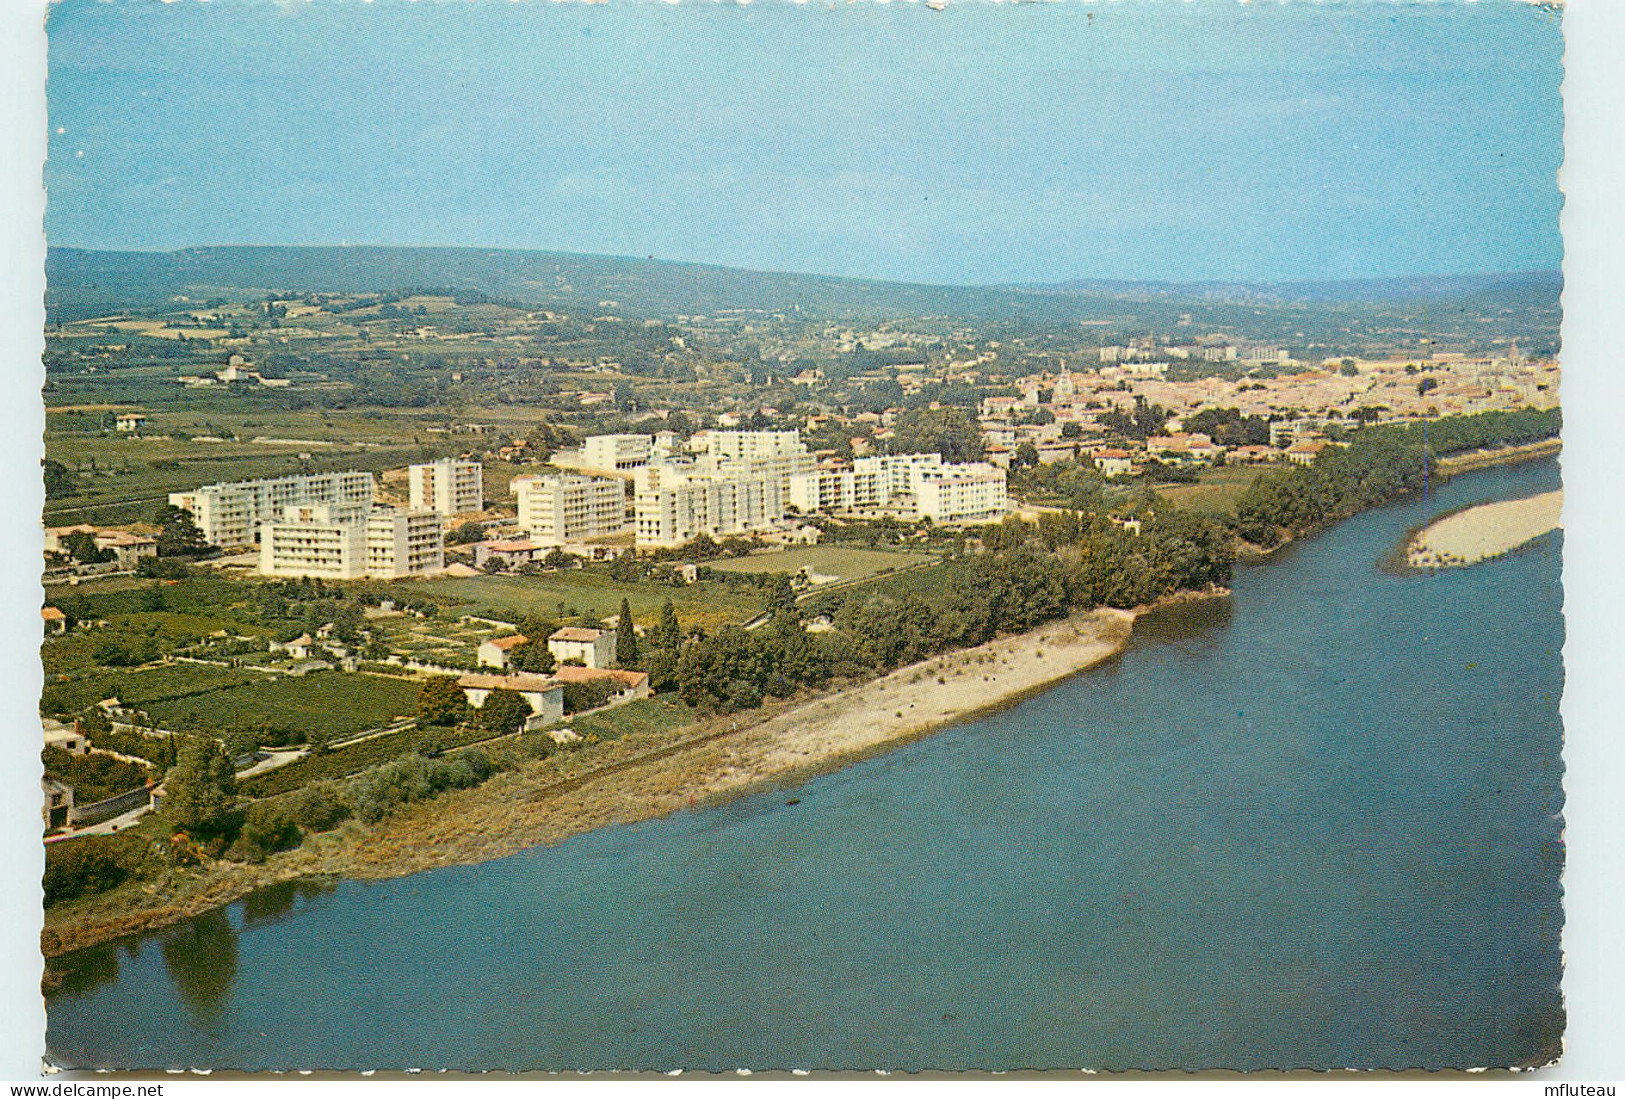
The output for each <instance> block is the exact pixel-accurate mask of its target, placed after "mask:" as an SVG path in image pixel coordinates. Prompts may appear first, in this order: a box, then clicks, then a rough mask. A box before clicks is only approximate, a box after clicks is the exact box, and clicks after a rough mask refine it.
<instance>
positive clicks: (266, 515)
mask: <svg viewBox="0 0 1625 1099" xmlns="http://www.w3.org/2000/svg"><path fill="white" fill-rule="evenodd" d="M373 489H374V484H373V477H372V474H370V473H359V472H356V471H353V470H352V471H349V472H345V473H303V474H294V475H291V476H288V477H267V478H264V479H261V480H258V481H233V482H229V483H222V484H216V485H204V486H203V487H202V488H199V489H194V490H193V491H191V492H172V493H170V494H169V502H170V504H172V505H173V506H175V507H178V508H180V509H181V510H183V511H186V512H189V513H191V516H192V521H193V522H194V523H196V524H197V528H198V530H200V531H202V532H203V538H204V540H205V541H206V542H208V543H209V544H210V545H215V546H222V547H225V548H227V549H232V548H238V547H245V546H252V545H254V544H255V542H257V541H258V540H259V531H260V525H261V524H262V523H265V522H268V521H270V520H272V519H276V518H280V517H281V515H282V514H283V512H284V511H285V510H286V509H287V508H292V507H309V506H314V505H318V504H327V505H331V506H333V507H335V508H339V509H345V508H357V507H359V508H362V509H365V508H367V507H369V506H370V505H371V504H372V499H373Z"/></svg>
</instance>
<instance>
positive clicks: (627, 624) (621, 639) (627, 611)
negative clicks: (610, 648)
mask: <svg viewBox="0 0 1625 1099" xmlns="http://www.w3.org/2000/svg"><path fill="white" fill-rule="evenodd" d="M615 661H616V663H618V664H620V666H621V667H623V668H630V667H631V666H632V665H634V664H636V663H637V662H638V631H637V629H636V628H635V627H634V626H633V625H632V605H631V604H630V603H628V602H627V601H626V599H625V597H624V596H623V597H622V599H621V613H620V615H619V616H618V617H617V618H616V619H615Z"/></svg>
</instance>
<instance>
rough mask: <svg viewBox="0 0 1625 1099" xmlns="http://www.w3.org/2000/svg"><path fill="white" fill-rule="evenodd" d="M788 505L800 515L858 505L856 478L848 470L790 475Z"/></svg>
mask: <svg viewBox="0 0 1625 1099" xmlns="http://www.w3.org/2000/svg"><path fill="white" fill-rule="evenodd" d="M790 504H791V506H793V507H794V508H795V509H796V510H797V511H800V512H801V513H802V514H803V515H807V514H811V513H812V512H815V511H822V512H832V511H851V510H852V509H853V508H855V507H857V478H856V476H855V475H854V474H853V472H852V471H851V470H850V469H815V470H813V471H812V472H811V473H798V474H796V475H795V476H794V477H792V478H790Z"/></svg>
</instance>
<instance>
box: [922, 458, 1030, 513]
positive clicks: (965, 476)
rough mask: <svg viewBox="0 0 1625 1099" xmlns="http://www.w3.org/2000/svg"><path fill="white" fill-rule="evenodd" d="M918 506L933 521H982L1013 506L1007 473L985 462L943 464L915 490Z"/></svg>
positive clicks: (923, 479) (924, 478)
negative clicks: (1008, 488) (1007, 493)
mask: <svg viewBox="0 0 1625 1099" xmlns="http://www.w3.org/2000/svg"><path fill="white" fill-rule="evenodd" d="M914 506H915V510H916V511H917V512H918V513H919V515H920V518H922V519H930V520H931V521H932V522H933V523H980V522H986V521H988V520H992V519H999V518H1002V517H1003V516H1004V514H1005V513H1006V512H1008V511H1009V510H1010V498H1009V496H1008V495H1006V492H1005V473H1004V470H1002V469H999V468H998V467H997V466H993V465H989V464H987V463H986V462H967V463H965V464H964V465H954V466H943V467H942V468H941V469H940V470H938V471H937V472H935V473H931V474H928V475H926V476H925V477H923V478H922V479H921V481H920V487H919V489H918V491H917V492H916V493H915V504H914Z"/></svg>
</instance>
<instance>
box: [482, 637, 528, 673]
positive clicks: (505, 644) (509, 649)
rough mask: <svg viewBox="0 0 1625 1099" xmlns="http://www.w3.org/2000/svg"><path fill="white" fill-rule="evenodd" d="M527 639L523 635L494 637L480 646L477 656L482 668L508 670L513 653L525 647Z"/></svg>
mask: <svg viewBox="0 0 1625 1099" xmlns="http://www.w3.org/2000/svg"><path fill="white" fill-rule="evenodd" d="M528 640H529V638H527V637H526V636H525V635H524V634H522V633H513V634H509V635H508V636H507V637H493V638H491V639H490V640H489V641H484V642H482V643H481V644H480V647H479V649H478V650H477V651H476V652H475V656H476V657H477V659H478V660H479V664H480V667H482V668H506V667H507V666H508V663H509V661H511V660H512V659H513V651H514V650H515V649H517V648H518V647H519V646H521V645H523V644H524V643H525V642H526V641H528Z"/></svg>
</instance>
